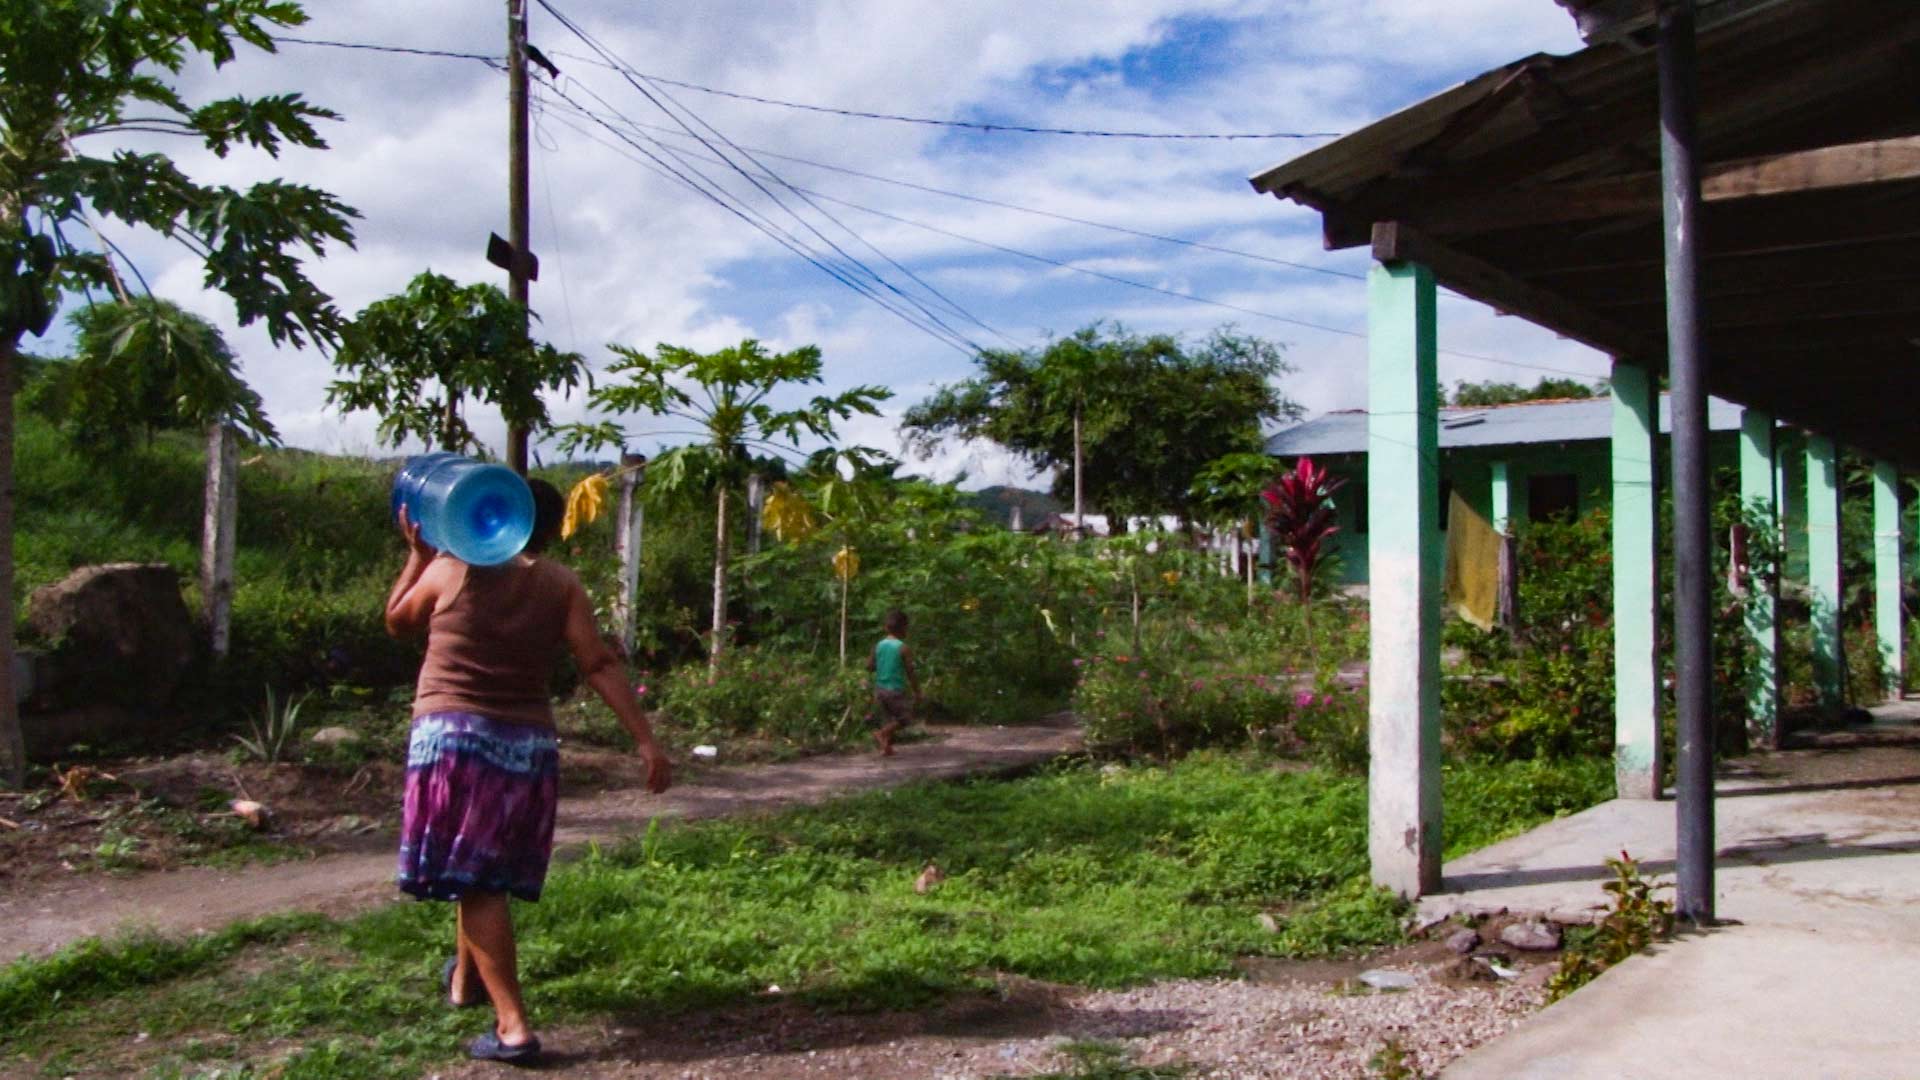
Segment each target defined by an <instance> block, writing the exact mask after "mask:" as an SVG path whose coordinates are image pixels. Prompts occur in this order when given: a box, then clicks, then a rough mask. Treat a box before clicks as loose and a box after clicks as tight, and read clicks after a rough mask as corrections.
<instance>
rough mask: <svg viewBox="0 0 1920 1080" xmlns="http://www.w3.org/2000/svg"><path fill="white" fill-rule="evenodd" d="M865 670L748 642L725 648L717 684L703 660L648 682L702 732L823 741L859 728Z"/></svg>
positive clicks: (676, 715)
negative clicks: (800, 658)
mask: <svg viewBox="0 0 1920 1080" xmlns="http://www.w3.org/2000/svg"><path fill="white" fill-rule="evenodd" d="M866 676H867V673H866V671H865V670H864V669H848V670H841V669H840V667H839V666H838V664H837V663H819V662H815V663H805V662H796V659H795V658H794V657H792V656H788V655H780V654H774V653H770V652H767V651H764V650H760V649H751V648H746V649H734V650H733V651H731V652H730V653H729V654H727V655H726V656H725V658H724V659H723V660H722V662H721V665H720V668H719V671H718V672H717V673H715V674H714V676H713V681H712V682H711V683H709V682H708V670H707V668H706V666H705V665H703V664H686V665H682V666H681V667H679V668H677V669H675V670H674V671H672V672H671V673H669V674H668V675H667V676H666V677H665V679H664V680H662V681H661V682H660V683H656V684H652V685H650V687H649V689H650V690H654V689H655V688H656V687H657V691H656V692H657V693H658V696H659V699H660V708H661V710H662V711H663V712H664V713H665V714H666V716H667V718H668V720H669V721H670V722H671V723H673V724H674V725H675V726H677V727H680V728H682V729H685V730H686V731H688V732H691V733H693V734H695V735H698V736H700V737H705V738H710V737H716V736H739V735H749V734H760V735H766V736H771V737H774V738H779V739H785V740H788V741H790V742H793V743H795V744H798V745H801V746H822V745H832V744H835V743H840V742H844V741H846V740H847V739H848V738H850V737H852V736H853V735H855V734H857V733H858V732H859V731H860V730H861V728H862V726H863V725H864V722H865V720H866V716H867V713H868V712H869V711H870V709H871V706H872V697H871V693H870V691H869V689H868V687H867V677H866ZM649 696H652V695H651V694H650V695H649Z"/></svg>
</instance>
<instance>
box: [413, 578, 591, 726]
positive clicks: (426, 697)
mask: <svg viewBox="0 0 1920 1080" xmlns="http://www.w3.org/2000/svg"><path fill="white" fill-rule="evenodd" d="M459 565H460V573H459V575H458V580H457V582H456V584H455V585H454V586H453V589H452V594H451V595H450V596H446V597H442V598H441V600H440V603H439V604H438V606H436V607H435V609H434V612H433V615H432V617H431V618H430V619H429V621H428V623H427V657H426V660H425V661H424V662H422V663H421V665H420V682H419V685H418V687H417V688H416V689H415V691H414V695H413V715H415V716H424V715H426V714H428V713H436V712H471V713H479V714H480V715H482V716H487V717H491V718H493V719H496V720H505V721H509V722H511V723H518V724H538V725H541V726H543V727H552V726H553V708H552V705H551V703H550V699H549V684H550V683H551V681H552V678H553V665H554V662H555V661H556V660H558V659H559V657H560V651H561V649H562V648H563V647H564V645H565V641H566V625H567V605H568V602H569V600H570V598H571V597H572V595H573V590H574V589H575V588H577V587H578V581H579V579H578V578H576V577H574V575H573V571H571V570H569V569H567V568H566V567H564V566H561V565H560V564H559V563H555V562H550V561H548V560H546V559H542V558H534V559H533V560H532V561H531V562H527V563H521V562H520V561H519V560H518V559H516V560H513V561H511V562H508V563H506V564H505V565H502V566H485V567H482V566H467V565H465V564H464V563H462V564H459Z"/></svg>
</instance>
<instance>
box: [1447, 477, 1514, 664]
mask: <svg viewBox="0 0 1920 1080" xmlns="http://www.w3.org/2000/svg"><path fill="white" fill-rule="evenodd" d="M1500 544H1501V538H1500V533H1499V532H1498V531H1496V530H1495V529H1494V527H1493V525H1492V523H1490V522H1489V521H1487V519H1486V518H1483V517H1481V516H1480V515H1479V514H1478V513H1475V512H1474V509H1473V507H1471V506H1469V505H1467V501H1466V500H1465V499H1462V498H1461V497H1460V493H1459V492H1457V491H1456V492H1453V494H1452V498H1451V499H1450V501H1449V502H1448V503H1447V566H1446V572H1445V574H1443V575H1442V577H1441V580H1442V581H1443V582H1444V583H1445V584H1444V588H1445V590H1446V598H1447V606H1448V607H1449V608H1452V609H1453V612H1454V614H1456V615H1459V616H1460V617H1461V618H1462V619H1465V620H1466V621H1467V622H1469V623H1472V624H1473V625H1475V626H1477V627H1479V628H1480V629H1482V630H1492V629H1493V624H1494V619H1495V618H1496V616H1497V614H1498V610H1499V603H1500Z"/></svg>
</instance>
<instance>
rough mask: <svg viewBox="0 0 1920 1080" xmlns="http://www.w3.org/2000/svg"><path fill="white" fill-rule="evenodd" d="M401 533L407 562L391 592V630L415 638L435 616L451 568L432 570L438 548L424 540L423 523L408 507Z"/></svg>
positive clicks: (393, 633) (389, 622)
mask: <svg viewBox="0 0 1920 1080" xmlns="http://www.w3.org/2000/svg"><path fill="white" fill-rule="evenodd" d="M400 535H401V537H403V538H404V539H405V540H406V542H407V561H406V564H405V565H403V566H401V567H400V575H399V576H398V577H396V578H394V579H393V589H392V590H391V591H390V592H388V593H387V633H389V634H392V635H393V636H394V637H411V636H413V635H414V634H420V633H424V632H425V631H426V629H427V623H428V621H429V620H430V619H432V618H433V606H434V605H435V604H436V603H438V602H439V600H440V589H441V586H442V584H443V579H444V578H445V577H446V569H447V568H446V567H445V566H442V567H441V569H439V570H437V571H434V572H433V573H429V572H428V571H429V569H430V568H432V567H433V566H434V565H435V561H434V554H435V553H434V550H433V549H432V548H430V547H428V546H427V545H426V542H425V541H423V540H421V539H420V526H418V525H416V524H414V523H413V522H410V521H408V520H407V508H406V507H404V506H403V507H401V508H400Z"/></svg>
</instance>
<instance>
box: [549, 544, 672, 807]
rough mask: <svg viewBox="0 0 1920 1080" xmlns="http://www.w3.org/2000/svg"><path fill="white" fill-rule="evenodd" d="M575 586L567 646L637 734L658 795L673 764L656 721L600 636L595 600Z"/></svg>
mask: <svg viewBox="0 0 1920 1080" xmlns="http://www.w3.org/2000/svg"><path fill="white" fill-rule="evenodd" d="M571 586H572V592H573V595H572V596H571V597H570V598H569V601H568V604H567V648H568V649H569V650H571V651H572V653H573V659H574V661H575V662H576V663H578V664H579V665H580V673H581V674H582V675H584V676H585V677H586V680H587V685H588V686H591V687H593V692H594V693H596V694H599V695H600V700H602V701H604V702H606V703H607V707H608V708H610V709H612V710H613V714H614V715H615V716H617V717H619V719H620V726H622V727H624V728H626V729H627V733H628V734H630V735H632V736H633V741H634V742H635V743H636V744H637V746H638V748H639V751H640V754H641V756H642V757H644V758H646V760H647V790H648V791H651V792H653V793H654V794H656V795H658V794H659V793H661V792H663V791H665V790H667V788H668V787H669V786H670V785H672V783H673V765H672V764H671V763H670V762H669V761H668V760H667V754H666V751H664V750H662V749H661V748H660V744H659V743H658V742H657V741H655V739H654V737H653V725H652V724H649V723H648V722H647V713H646V710H645V709H642V708H641V707H640V699H639V698H638V697H637V696H635V695H634V692H633V688H632V687H630V686H628V685H627V679H626V674H627V673H626V668H625V666H624V665H622V664H621V663H620V658H619V657H618V656H615V655H614V653H613V650H612V649H609V648H607V643H606V642H605V641H602V640H601V639H600V628H599V627H598V626H595V625H594V622H593V603H592V601H590V600H588V599H587V592H586V590H585V589H583V588H581V587H580V584H579V582H577V581H574V582H572V583H571Z"/></svg>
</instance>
